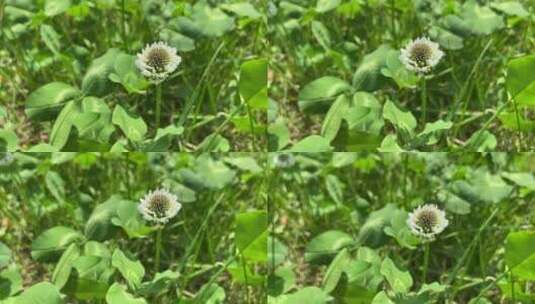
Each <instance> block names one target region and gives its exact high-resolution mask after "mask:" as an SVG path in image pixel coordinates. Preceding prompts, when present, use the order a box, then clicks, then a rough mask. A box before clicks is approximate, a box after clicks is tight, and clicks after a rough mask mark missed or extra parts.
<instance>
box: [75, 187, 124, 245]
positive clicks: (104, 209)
mask: <svg viewBox="0 0 535 304" xmlns="http://www.w3.org/2000/svg"><path fill="white" fill-rule="evenodd" d="M126 203H129V201H127V200H123V199H121V198H120V197H119V196H115V195H114V196H112V197H110V198H109V199H108V200H107V201H105V202H104V203H102V204H100V205H97V206H96V207H95V209H93V212H92V213H91V215H90V216H89V219H88V220H87V221H86V224H85V236H86V237H87V238H88V239H90V240H96V241H104V240H107V239H109V238H110V237H112V236H113V234H114V233H115V232H116V229H115V228H114V226H113V225H112V223H111V219H112V218H113V217H114V216H116V215H117V209H118V208H119V207H120V206H121V205H123V204H126Z"/></svg>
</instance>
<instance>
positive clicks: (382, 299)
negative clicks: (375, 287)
mask: <svg viewBox="0 0 535 304" xmlns="http://www.w3.org/2000/svg"><path fill="white" fill-rule="evenodd" d="M372 304H395V303H394V302H392V300H390V298H388V295H387V294H386V293H385V292H384V291H381V292H379V293H378V294H376V295H375V297H374V298H373V302H372Z"/></svg>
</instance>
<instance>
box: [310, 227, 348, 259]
mask: <svg viewBox="0 0 535 304" xmlns="http://www.w3.org/2000/svg"><path fill="white" fill-rule="evenodd" d="M354 243H355V240H353V238H352V237H351V236H350V235H349V234H347V233H345V232H342V231H339V230H329V231H326V232H323V233H322V234H320V235H318V236H316V237H314V238H313V239H312V240H311V241H310V242H309V243H308V244H307V246H306V250H305V260H306V261H307V262H309V263H314V264H323V263H325V262H328V261H329V260H330V259H331V258H332V257H334V256H335V255H336V254H337V253H338V251H339V250H342V249H343V248H344V247H347V246H350V245H352V244H354Z"/></svg>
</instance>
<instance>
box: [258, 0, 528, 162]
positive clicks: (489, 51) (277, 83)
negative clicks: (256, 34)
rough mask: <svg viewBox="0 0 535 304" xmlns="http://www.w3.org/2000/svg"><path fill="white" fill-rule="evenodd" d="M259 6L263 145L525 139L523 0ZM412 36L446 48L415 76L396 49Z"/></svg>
mask: <svg viewBox="0 0 535 304" xmlns="http://www.w3.org/2000/svg"><path fill="white" fill-rule="evenodd" d="M269 14H270V15H269V30H268V37H269V41H270V42H271V44H270V47H271V48H270V51H271V52H270V58H272V65H271V68H272V70H273V71H272V74H270V97H271V99H272V100H271V103H270V109H269V122H270V127H269V133H270V142H269V149H270V151H279V150H283V149H291V150H293V151H295V152H317V151H329V150H334V151H362V150H366V151H367V150H371V151H377V150H379V151H383V152H399V151H402V150H409V151H410V150H418V151H452V150H470V151H531V150H532V149H533V146H534V138H533V131H534V121H533V105H534V100H535V96H534V95H533V94H532V93H528V92H527V91H529V90H531V89H529V88H530V87H531V88H532V87H533V85H534V84H535V75H534V74H533V66H535V57H534V54H533V49H534V48H535V39H534V37H535V35H534V34H535V19H534V17H533V16H534V14H533V3H532V1H522V0H519V1H499V0H493V1H476V0H467V1H456V0H432V1H431V0H416V1H410V0H392V1H389V0H372V1H362V0H347V1H339V0H320V1H306V0H289V1H277V2H275V3H274V4H273V5H271V6H270V10H269ZM421 36H428V37H430V39H431V40H433V41H436V42H438V43H439V44H440V47H441V49H442V50H443V51H444V52H445V57H444V58H443V59H442V61H441V62H440V63H439V64H438V65H437V66H436V67H435V68H434V69H433V71H432V72H431V73H429V74H428V75H427V76H426V77H425V81H424V77H421V76H418V75H416V74H414V73H412V72H410V71H408V70H407V69H406V68H405V67H404V66H403V64H402V63H401V62H400V60H399V58H398V57H399V50H400V49H401V48H403V47H405V46H406V45H407V43H408V42H409V41H410V40H411V39H416V38H418V37H421ZM290 41H291V43H289V42H290ZM424 109H426V111H424Z"/></svg>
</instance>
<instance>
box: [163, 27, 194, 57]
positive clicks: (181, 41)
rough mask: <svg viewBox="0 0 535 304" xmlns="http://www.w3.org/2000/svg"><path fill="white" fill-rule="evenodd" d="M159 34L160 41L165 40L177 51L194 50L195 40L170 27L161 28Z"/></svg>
mask: <svg viewBox="0 0 535 304" xmlns="http://www.w3.org/2000/svg"><path fill="white" fill-rule="evenodd" d="M159 35H160V39H161V40H162V41H167V43H169V45H170V46H172V47H174V48H176V49H177V50H178V51H179V52H191V51H193V50H195V40H193V39H191V38H190V37H188V36H185V35H182V34H181V33H178V32H176V31H173V30H171V29H163V30H161V31H160V33H159Z"/></svg>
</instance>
